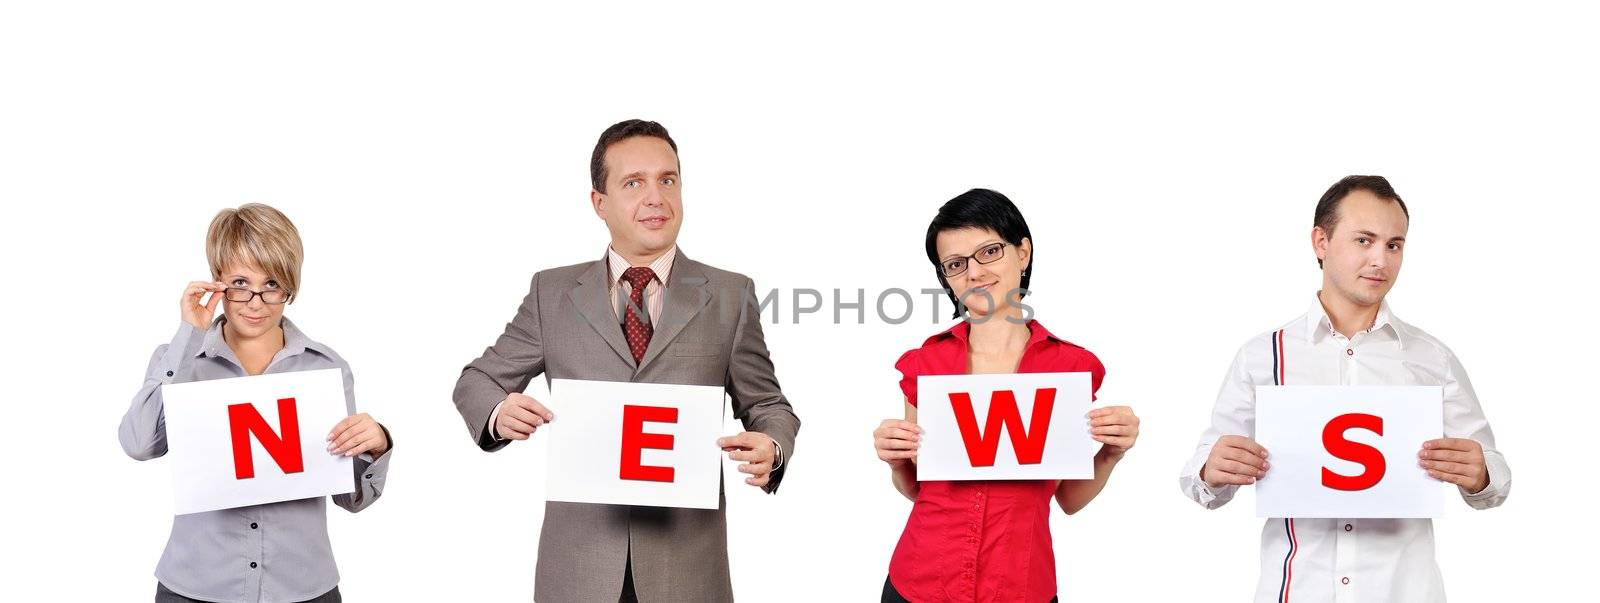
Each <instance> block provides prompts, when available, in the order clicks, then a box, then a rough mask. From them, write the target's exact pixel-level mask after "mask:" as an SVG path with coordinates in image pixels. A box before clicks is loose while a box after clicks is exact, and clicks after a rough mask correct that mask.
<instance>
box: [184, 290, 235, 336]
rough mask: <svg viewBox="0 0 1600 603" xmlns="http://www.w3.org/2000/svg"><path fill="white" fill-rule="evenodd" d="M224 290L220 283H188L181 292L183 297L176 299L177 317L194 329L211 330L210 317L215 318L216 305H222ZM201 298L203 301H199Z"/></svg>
mask: <svg viewBox="0 0 1600 603" xmlns="http://www.w3.org/2000/svg"><path fill="white" fill-rule="evenodd" d="M225 289H227V287H226V286H224V285H223V284H222V283H207V282H203V281H195V282H192V283H189V286H188V287H187V288H185V289H184V290H183V297H181V298H179V299H178V316H179V317H180V318H182V319H183V321H184V322H187V323H189V324H191V325H194V328H196V329H200V330H202V331H203V330H205V329H208V328H211V317H213V316H216V314H217V305H218V304H221V303H222V296H223V291H224V290H225ZM208 292H209V293H210V294H211V295H210V296H209V297H207V296H206V293H208ZM202 297H204V298H205V300H204V301H201V298H202Z"/></svg>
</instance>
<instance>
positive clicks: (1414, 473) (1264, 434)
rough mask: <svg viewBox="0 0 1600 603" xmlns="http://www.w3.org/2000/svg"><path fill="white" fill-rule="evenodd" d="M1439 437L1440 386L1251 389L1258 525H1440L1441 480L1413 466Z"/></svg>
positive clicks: (1441, 417)
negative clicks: (1263, 459) (1261, 521)
mask: <svg viewBox="0 0 1600 603" xmlns="http://www.w3.org/2000/svg"><path fill="white" fill-rule="evenodd" d="M1443 433H1444V393H1443V389H1441V388H1439V387H1437V386H1320V385H1288V386H1257V387H1256V438H1255V439H1256V442H1257V443H1259V444H1261V446H1262V447H1264V448H1266V449H1267V464H1268V465H1269V466H1270V467H1269V468H1268V469H1267V475H1266V477H1263V478H1261V479H1260V480H1258V481H1257V482H1256V515H1257V516H1258V517H1323V518H1363V517H1393V518H1398V517H1437V516H1439V514H1440V513H1441V512H1442V511H1443V510H1444V500H1443V498H1442V497H1443V496H1444V492H1443V490H1444V489H1443V488H1442V487H1441V484H1442V482H1440V481H1438V480H1435V479H1433V478H1431V477H1428V474H1427V472H1426V471H1425V470H1423V469H1422V467H1421V466H1419V465H1418V464H1417V461H1418V458H1417V453H1418V452H1420V451H1421V450H1422V443H1423V442H1426V441H1428V440H1433V439H1437V438H1440V437H1442V436H1443Z"/></svg>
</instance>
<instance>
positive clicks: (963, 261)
mask: <svg viewBox="0 0 1600 603" xmlns="http://www.w3.org/2000/svg"><path fill="white" fill-rule="evenodd" d="M934 247H935V248H937V250H938V253H939V262H940V266H939V267H940V269H941V270H943V269H945V268H946V267H949V266H951V265H952V263H957V264H960V265H964V266H965V270H962V272H961V273H960V274H957V275H955V276H951V277H946V279H945V280H946V281H948V282H949V283H950V290H951V291H953V292H955V295H956V299H958V300H961V302H962V303H963V304H965V305H966V306H967V311H968V312H970V313H971V314H972V315H973V316H990V315H995V314H997V313H999V312H1003V311H1004V310H1006V309H1007V308H1009V307H1011V303H1012V302H1015V301H1016V300H1017V299H1018V298H1017V294H1016V291H1017V289H1018V288H1020V287H1022V271H1023V270H1024V269H1026V268H1027V267H1028V261H1029V260H1030V259H1031V257H1032V254H1033V242H1032V241H1029V240H1028V239H1023V240H1022V244H1021V245H1011V244H1009V243H1006V240H1005V239H1003V238H1001V237H1000V234H999V233H997V232H995V231H993V230H991V229H988V228H962V229H958V230H946V231H942V232H940V233H939V234H938V235H937V236H936V237H935V238H934ZM972 256H976V259H973V257H972ZM983 262H989V263H987V264H985V263H983Z"/></svg>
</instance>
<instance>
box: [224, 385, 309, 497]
mask: <svg viewBox="0 0 1600 603" xmlns="http://www.w3.org/2000/svg"><path fill="white" fill-rule="evenodd" d="M278 426H279V429H280V430H281V431H282V432H283V437H281V438H280V437H278V434H276V433H273V431H272V426H271V425H267V420H266V419H264V418H262V417H261V413H259V412H256V407H254V406H251V405H249V404H230V405H228V430H229V431H230V432H232V434H233V473H234V475H235V476H237V478H238V479H250V478H252V477H255V476H256V466H255V463H254V462H252V460H251V458H250V436H249V435H246V433H245V432H249V433H250V434H252V435H255V436H256V439H257V440H259V441H260V442H261V447H262V448H265V449H266V450H267V454H269V455H271V456H272V460H273V461H274V462H276V463H278V467H279V468H280V469H283V472H284V473H299V472H301V471H305V470H306V468H305V462H304V461H303V460H302V459H301V458H300V419H299V417H297V416H296V415H295V410H294V398H283V399H281V400H278Z"/></svg>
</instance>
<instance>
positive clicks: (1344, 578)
mask: <svg viewBox="0 0 1600 603" xmlns="http://www.w3.org/2000/svg"><path fill="white" fill-rule="evenodd" d="M1339 583H1340V584H1349V583H1350V577H1349V576H1345V577H1343V578H1340V579H1339Z"/></svg>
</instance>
